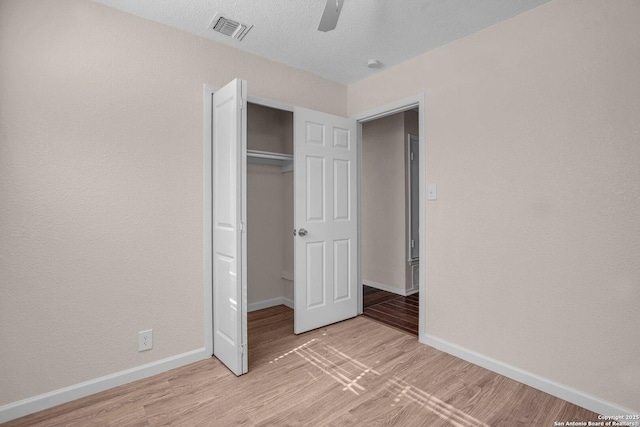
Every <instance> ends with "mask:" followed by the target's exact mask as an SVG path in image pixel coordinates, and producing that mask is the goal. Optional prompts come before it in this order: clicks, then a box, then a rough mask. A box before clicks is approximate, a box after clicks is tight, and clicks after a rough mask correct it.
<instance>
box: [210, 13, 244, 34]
mask: <svg viewBox="0 0 640 427" xmlns="http://www.w3.org/2000/svg"><path fill="white" fill-rule="evenodd" d="M209 28H210V29H211V30H213V31H215V32H217V33H220V34H224V35H225V36H227V37H231V38H234V39H236V40H242V39H243V38H244V36H246V35H247V33H248V32H249V30H250V29H251V28H253V25H251V26H249V25H245V24H241V23H240V22H237V21H234V20H232V19H229V18H227V17H224V16H222V15H221V14H219V13H218V14H216V16H215V17H214V18H213V20H212V21H211V24H210V25H209Z"/></svg>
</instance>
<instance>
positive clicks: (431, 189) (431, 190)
mask: <svg viewBox="0 0 640 427" xmlns="http://www.w3.org/2000/svg"><path fill="white" fill-rule="evenodd" d="M437 199H438V187H437V186H436V184H428V185H427V200H437Z"/></svg>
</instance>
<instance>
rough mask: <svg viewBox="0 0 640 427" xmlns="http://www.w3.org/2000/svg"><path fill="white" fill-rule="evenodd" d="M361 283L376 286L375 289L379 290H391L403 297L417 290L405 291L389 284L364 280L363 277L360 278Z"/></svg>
mask: <svg viewBox="0 0 640 427" xmlns="http://www.w3.org/2000/svg"><path fill="white" fill-rule="evenodd" d="M362 283H363V284H365V285H367V286H371V287H372V288H376V289H380V290H383V291H387V292H391V293H393V294H396V295H402V296H403V297H406V296H409V295H412V294H415V293H417V292H418V289H416V290H413V291H410V292H407V291H406V290H404V289H398V288H396V287H393V286H390V285H385V284H384V283H377V282H373V281H371V280H365V279H362Z"/></svg>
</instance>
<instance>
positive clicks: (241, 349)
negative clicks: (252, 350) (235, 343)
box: [238, 344, 247, 354]
mask: <svg viewBox="0 0 640 427" xmlns="http://www.w3.org/2000/svg"><path fill="white" fill-rule="evenodd" d="M246 352H247V345H246V344H242V345H241V346H239V347H238V354H245V353H246Z"/></svg>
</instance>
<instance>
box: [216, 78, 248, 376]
mask: <svg viewBox="0 0 640 427" xmlns="http://www.w3.org/2000/svg"><path fill="white" fill-rule="evenodd" d="M246 88H247V86H246V82H245V81H243V80H238V79H236V80H234V81H232V82H231V83H229V84H227V85H226V86H225V87H223V88H222V89H220V90H219V91H217V92H216V93H214V94H213V106H212V107H213V108H212V114H213V117H212V121H213V132H212V134H213V137H212V150H211V152H212V156H213V159H212V160H213V161H212V164H213V173H212V176H213V182H212V188H213V207H212V212H213V262H212V266H213V354H214V355H215V356H216V357H217V358H218V359H220V361H221V362H222V363H224V364H225V365H227V367H228V368H229V369H230V370H231V371H233V373H234V374H236V375H242V374H244V373H246V372H247V370H248V363H247V360H248V359H247V351H246V343H247V274H246V273H247V261H246V259H247V257H246V247H247V245H246V233H245V232H244V224H245V222H246V216H247V215H246V151H247V150H246V149H247V140H246V128H247V127H246V123H247V108H246V96H245V94H246Z"/></svg>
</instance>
